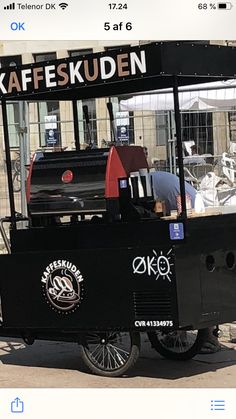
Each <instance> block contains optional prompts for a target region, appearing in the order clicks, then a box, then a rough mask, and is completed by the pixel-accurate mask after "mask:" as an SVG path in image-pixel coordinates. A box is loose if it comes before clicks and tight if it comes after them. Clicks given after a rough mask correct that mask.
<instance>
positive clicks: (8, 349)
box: [0, 337, 236, 380]
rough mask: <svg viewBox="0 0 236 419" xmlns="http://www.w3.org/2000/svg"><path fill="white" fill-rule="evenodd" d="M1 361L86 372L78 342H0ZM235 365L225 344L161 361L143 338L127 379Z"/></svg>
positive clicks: (234, 355)
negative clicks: (210, 351) (187, 357)
mask: <svg viewBox="0 0 236 419" xmlns="http://www.w3.org/2000/svg"><path fill="white" fill-rule="evenodd" d="M0 362H1V363H2V364H4V365H15V366H29V367H41V368H55V369H63V370H75V371H76V370H79V371H81V372H86V370H85V369H84V366H83V364H82V362H81V359H80V353H79V346H78V345H77V344H76V343H65V342H48V341H36V342H35V343H34V344H33V345H32V346H27V345H25V343H23V342H22V341H21V340H18V339H14V341H12V339H11V340H10V339H6V338H4V340H3V339H1V340H0ZM231 365H236V350H234V349H233V347H232V348H229V347H228V345H227V346H226V345H223V346H222V350H221V351H220V352H217V353H215V354H207V355H197V356H196V357H195V358H194V359H192V360H190V361H184V362H181V361H170V360H167V359H164V358H162V357H161V356H160V355H159V354H158V353H157V352H156V351H155V350H154V349H152V348H151V345H150V343H149V341H148V339H147V338H146V337H143V338H142V349H141V353H140V358H139V360H138V362H137V364H136V365H135V367H134V368H133V370H131V371H130V373H129V374H127V376H128V377H130V378H132V377H145V378H160V379H165V380H177V379H180V378H183V377H194V376H196V375H199V374H203V373H207V372H214V371H217V370H220V369H223V368H226V367H229V366H231Z"/></svg>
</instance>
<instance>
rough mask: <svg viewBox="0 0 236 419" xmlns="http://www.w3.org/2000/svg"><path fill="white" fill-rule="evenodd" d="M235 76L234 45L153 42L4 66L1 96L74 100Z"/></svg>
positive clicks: (1, 77)
mask: <svg viewBox="0 0 236 419" xmlns="http://www.w3.org/2000/svg"><path fill="white" fill-rule="evenodd" d="M173 76H177V77H178V85H179V86H184V85H190V84H196V83H200V82H201V83H205V82H210V81H216V80H222V79H231V78H235V77H236V49H235V48H233V47H227V46H218V45H203V44H194V43H184V42H178V43H176V42H155V43H149V44H144V45H139V46H135V47H124V48H120V49H116V50H113V51H109V52H108V51H104V52H101V53H96V54H89V55H83V56H79V57H73V58H71V57H70V58H63V59H60V60H55V61H47V62H42V63H36V64H26V65H22V66H16V67H8V68H5V69H4V68H3V69H1V71H0V98H1V99H9V100H20V99H22V100H34V101H35V100H74V99H76V100H79V99H86V98H91V97H105V96H115V95H122V94H128V93H134V92H141V91H148V90H154V89H162V88H167V87H172V86H173V80H174V79H173Z"/></svg>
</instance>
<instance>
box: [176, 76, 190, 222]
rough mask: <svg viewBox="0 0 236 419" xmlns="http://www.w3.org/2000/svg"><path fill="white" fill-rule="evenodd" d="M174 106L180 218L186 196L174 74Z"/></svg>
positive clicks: (184, 209) (185, 211)
mask: <svg viewBox="0 0 236 419" xmlns="http://www.w3.org/2000/svg"><path fill="white" fill-rule="evenodd" d="M173 93H174V107H175V127H176V143H177V155H178V166H179V186H180V196H181V208H182V212H181V215H180V216H181V218H187V210H186V196H185V183H184V164H183V148H182V138H181V137H182V136H181V119H180V110H179V91H178V78H177V76H174V90H173Z"/></svg>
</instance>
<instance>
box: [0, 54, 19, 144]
mask: <svg viewBox="0 0 236 419" xmlns="http://www.w3.org/2000/svg"><path fill="white" fill-rule="evenodd" d="M21 63H22V59H21V55H10V56H7V57H0V67H1V68H4V67H14V66H16V65H21ZM7 117H8V131H9V142H10V147H11V148H15V147H19V137H18V127H19V123H20V119H19V102H12V103H8V104H7Z"/></svg>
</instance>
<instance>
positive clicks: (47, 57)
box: [33, 52, 57, 63]
mask: <svg viewBox="0 0 236 419" xmlns="http://www.w3.org/2000/svg"><path fill="white" fill-rule="evenodd" d="M33 56H34V62H35V63H41V62H42V61H53V60H56V59H57V54H56V53H55V52H46V53H44V52H43V53H40V54H34V55H33Z"/></svg>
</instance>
